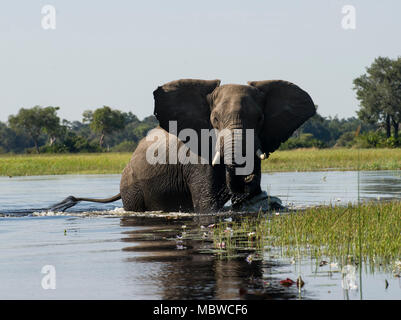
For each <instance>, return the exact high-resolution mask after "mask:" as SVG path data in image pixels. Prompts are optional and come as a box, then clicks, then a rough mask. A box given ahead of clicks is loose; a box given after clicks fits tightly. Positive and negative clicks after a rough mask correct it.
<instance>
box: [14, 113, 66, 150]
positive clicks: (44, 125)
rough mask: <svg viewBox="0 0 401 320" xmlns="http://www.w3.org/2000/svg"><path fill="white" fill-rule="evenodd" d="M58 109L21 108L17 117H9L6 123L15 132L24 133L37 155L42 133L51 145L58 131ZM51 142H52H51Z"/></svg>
mask: <svg viewBox="0 0 401 320" xmlns="http://www.w3.org/2000/svg"><path fill="white" fill-rule="evenodd" d="M59 109H60V108H59V107H46V108H42V107H40V106H35V107H33V108H31V109H24V108H21V109H20V110H19V112H18V114H17V115H15V116H14V115H11V116H9V118H8V122H9V125H10V127H11V128H13V129H14V130H16V131H20V132H21V131H22V132H26V133H27V134H28V135H29V136H30V137H31V139H32V141H33V143H34V145H35V149H36V152H37V153H40V151H39V137H40V135H41V134H42V133H45V134H47V135H48V136H49V137H50V143H51V144H52V143H53V142H54V140H55V137H56V136H57V132H58V131H59V129H60V118H59V117H58V116H57V110H59ZM52 141H53V142H52Z"/></svg>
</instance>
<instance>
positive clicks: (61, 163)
mask: <svg viewBox="0 0 401 320" xmlns="http://www.w3.org/2000/svg"><path fill="white" fill-rule="evenodd" d="M130 158H131V154H130V153H101V154H99V153H92V154H60V155H15V156H0V175H1V176H34V175H59V174H106V173H121V172H122V170H123V169H124V167H125V165H126V164H127V163H128V161H129V160H130Z"/></svg>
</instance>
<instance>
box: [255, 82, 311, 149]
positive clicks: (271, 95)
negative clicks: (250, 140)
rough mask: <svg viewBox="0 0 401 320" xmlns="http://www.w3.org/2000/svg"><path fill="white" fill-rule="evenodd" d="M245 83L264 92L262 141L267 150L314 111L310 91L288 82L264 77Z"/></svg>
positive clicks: (276, 144)
mask: <svg viewBox="0 0 401 320" xmlns="http://www.w3.org/2000/svg"><path fill="white" fill-rule="evenodd" d="M248 84H249V85H250V86H253V87H256V88H258V89H259V90H261V91H262V92H263V93H264V95H265V104H264V106H263V113H264V118H265V120H264V125H263V129H262V132H261V144H262V149H263V152H265V153H266V154H269V153H271V152H273V151H275V150H276V149H277V148H278V147H279V146H280V144H281V143H282V142H284V141H286V140H287V139H288V138H289V137H290V136H291V135H292V134H293V133H294V131H295V130H296V129H298V128H299V127H300V126H301V125H302V124H303V123H304V122H305V121H306V120H308V119H309V118H310V117H312V116H313V115H314V114H315V113H316V107H315V104H314V103H313V101H312V98H311V97H310V96H309V94H308V93H306V92H305V91H304V90H302V89H301V88H299V87H298V86H296V85H295V84H293V83H291V82H287V81H283V80H267V81H251V82H248Z"/></svg>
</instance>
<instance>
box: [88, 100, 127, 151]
mask: <svg viewBox="0 0 401 320" xmlns="http://www.w3.org/2000/svg"><path fill="white" fill-rule="evenodd" d="M83 116H84V120H85V117H86V118H87V119H88V120H87V121H90V128H91V129H92V130H93V131H94V132H96V133H98V134H100V139H99V146H100V147H103V142H104V138H105V136H106V135H109V134H111V133H113V132H114V131H117V130H121V129H123V128H124V127H125V123H126V121H125V120H126V118H125V117H124V115H123V114H122V113H121V111H119V110H112V109H111V108H110V107H108V106H103V108H99V109H96V110H95V111H94V112H93V113H92V114H90V112H88V111H85V112H84V114H83Z"/></svg>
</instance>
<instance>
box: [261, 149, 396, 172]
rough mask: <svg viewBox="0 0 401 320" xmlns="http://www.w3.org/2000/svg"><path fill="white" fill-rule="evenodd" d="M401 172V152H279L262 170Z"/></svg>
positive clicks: (304, 150) (369, 150)
mask: <svg viewBox="0 0 401 320" xmlns="http://www.w3.org/2000/svg"><path fill="white" fill-rule="evenodd" d="M358 168H359V170H397V169H401V149H344V148H341V149H340V148H338V149H337V148H333V149H297V150H289V151H276V152H274V153H272V154H271V155H270V157H269V159H267V160H265V161H263V162H262V170H263V171H264V172H270V171H319V170H358Z"/></svg>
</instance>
